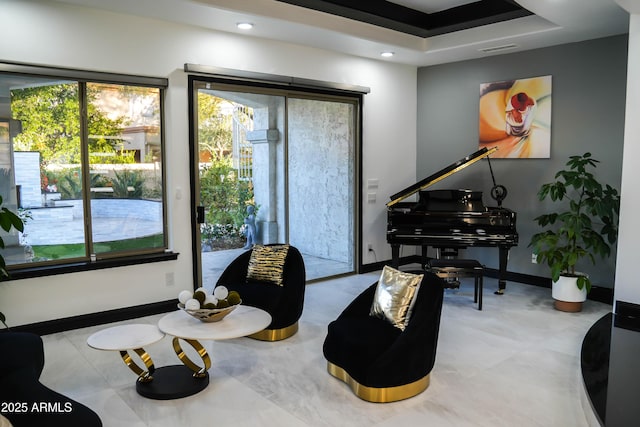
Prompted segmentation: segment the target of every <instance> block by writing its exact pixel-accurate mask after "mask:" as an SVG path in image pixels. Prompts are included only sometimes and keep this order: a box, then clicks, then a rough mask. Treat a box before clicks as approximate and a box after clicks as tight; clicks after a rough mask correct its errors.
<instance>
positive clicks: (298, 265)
mask: <svg viewBox="0 0 640 427" xmlns="http://www.w3.org/2000/svg"><path fill="white" fill-rule="evenodd" d="M266 246H275V244H274V245H266ZM252 251H253V249H250V250H248V251H247V252H243V253H242V254H240V255H239V256H238V257H237V258H236V259H235V260H233V261H232V262H231V264H229V265H228V266H227V268H226V269H225V270H224V272H223V273H222V275H221V276H220V278H219V279H218V282H217V283H216V286H218V285H224V286H226V287H227V289H229V290H230V291H231V290H235V291H237V292H238V293H239V294H240V298H242V304H244V305H250V306H253V307H258V308H260V309H262V310H265V311H266V312H268V313H269V314H270V315H271V317H272V321H271V324H270V325H269V326H268V327H267V328H266V329H265V330H264V331H260V332H257V333H255V334H253V335H250V336H249V337H250V338H254V339H258V340H262V341H279V340H283V339H285V338H289V337H290V336H292V335H294V334H295V333H296V332H298V319H300V316H301V315H302V309H303V306H304V291H305V285H306V273H305V268H304V260H303V259H302V255H301V254H300V251H298V249H296V248H295V247H293V246H289V251H288V253H287V257H286V258H285V261H284V266H283V273H282V274H283V276H282V286H279V285H275V284H272V283H263V282H256V281H252V280H247V270H248V266H249V259H250V258H251V253H252Z"/></svg>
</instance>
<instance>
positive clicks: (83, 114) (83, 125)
mask: <svg viewBox="0 0 640 427" xmlns="http://www.w3.org/2000/svg"><path fill="white" fill-rule="evenodd" d="M78 102H79V103H80V159H81V167H80V169H81V172H82V206H83V209H84V242H85V257H86V258H89V257H91V255H92V254H94V253H95V251H94V250H93V232H92V230H93V229H92V226H91V224H92V223H91V173H90V172H91V165H90V164H89V123H88V120H89V119H88V113H87V111H88V104H87V102H88V101H87V83H85V82H78Z"/></svg>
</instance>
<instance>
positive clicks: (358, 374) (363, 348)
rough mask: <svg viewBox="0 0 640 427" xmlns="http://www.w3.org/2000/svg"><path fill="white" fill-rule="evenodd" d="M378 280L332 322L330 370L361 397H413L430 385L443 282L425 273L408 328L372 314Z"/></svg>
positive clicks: (327, 353)
mask: <svg viewBox="0 0 640 427" xmlns="http://www.w3.org/2000/svg"><path fill="white" fill-rule="evenodd" d="M418 273H420V274H422V273H423V272H422V271H421V272H418ZM377 284H378V283H377V282H376V283H374V284H373V285H371V286H370V287H369V288H367V289H366V290H365V291H364V292H362V293H361V294H360V295H359V296H357V297H356V298H355V299H354V300H353V301H352V302H351V304H349V305H348V306H347V308H345V309H344V311H343V312H342V313H341V314H340V316H338V318H337V319H336V320H334V321H333V322H331V323H330V324H329V327H328V333H327V337H326V338H325V341H324V346H323V352H324V357H325V358H326V359H327V370H328V371H329V373H330V374H331V375H333V376H334V377H336V378H338V379H340V380H342V381H344V382H345V383H347V384H348V385H349V386H350V387H351V389H352V390H353V392H354V393H355V394H356V395H357V396H358V397H360V398H361V399H363V400H366V401H369V402H377V403H386V402H393V401H397V400H402V399H407V398H409V397H413V396H415V395H417V394H420V393H422V392H423V391H424V390H425V389H426V388H427V387H428V386H429V375H430V372H431V370H432V368H433V366H434V363H435V358H436V346H437V343H438V331H439V328H440V313H441V310H442V300H443V293H444V282H443V281H442V279H440V278H439V277H437V276H436V275H434V274H432V273H424V278H423V279H422V283H421V285H420V290H419V291H418V295H417V296H416V300H415V305H414V307H413V314H412V316H411V318H410V320H409V323H408V324H407V326H406V328H405V329H404V331H403V330H401V329H399V328H397V327H395V326H393V325H392V324H391V323H390V322H388V321H387V320H385V319H381V318H378V317H373V316H371V315H369V311H370V309H371V305H372V303H373V298H374V295H375V291H376V287H377Z"/></svg>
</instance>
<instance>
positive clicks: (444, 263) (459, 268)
mask: <svg viewBox="0 0 640 427" xmlns="http://www.w3.org/2000/svg"><path fill="white" fill-rule="evenodd" d="M428 269H429V271H431V272H432V273H434V274H435V275H437V276H438V277H440V278H442V279H458V278H459V277H473V278H474V292H473V302H477V303H478V310H482V281H483V280H482V279H483V276H484V267H483V265H482V264H480V263H479V262H478V261H476V260H475V259H431V260H429V263H428Z"/></svg>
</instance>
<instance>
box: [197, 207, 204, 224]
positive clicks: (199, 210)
mask: <svg viewBox="0 0 640 427" xmlns="http://www.w3.org/2000/svg"><path fill="white" fill-rule="evenodd" d="M196 222H197V223H198V224H204V206H196Z"/></svg>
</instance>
